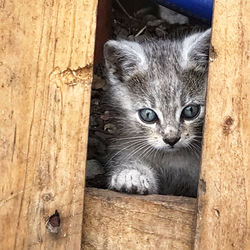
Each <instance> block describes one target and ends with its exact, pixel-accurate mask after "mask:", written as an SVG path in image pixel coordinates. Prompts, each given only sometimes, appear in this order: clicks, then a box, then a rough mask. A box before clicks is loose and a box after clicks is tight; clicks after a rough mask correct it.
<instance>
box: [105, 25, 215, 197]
mask: <svg viewBox="0 0 250 250" xmlns="http://www.w3.org/2000/svg"><path fill="white" fill-rule="evenodd" d="M210 33H211V31H210V29H209V30H207V31H205V32H197V33H193V34H190V35H188V36H185V37H183V38H180V39H179V40H176V39H174V40H158V41H157V40H148V41H145V42H142V43H137V42H130V41H125V40H124V41H114V40H111V41H108V42H107V43H106V44H105V46H104V57H105V64H106V69H107V78H108V82H109V84H110V98H111V104H112V106H113V109H114V110H115V111H116V119H117V127H118V130H119V135H118V136H117V138H116V139H115V142H114V144H113V145H112V146H113V150H112V157H111V159H110V160H109V163H108V167H109V181H108V184H109V188H110V189H113V190H117V191H121V192H127V193H138V194H153V193H160V194H173V195H184V196H194V197H195V196H196V192H197V184H198V178H199V168H200V153H201V140H202V126H203V121H204V110H205V95H206V83H207V72H208V53H209V46H210Z"/></svg>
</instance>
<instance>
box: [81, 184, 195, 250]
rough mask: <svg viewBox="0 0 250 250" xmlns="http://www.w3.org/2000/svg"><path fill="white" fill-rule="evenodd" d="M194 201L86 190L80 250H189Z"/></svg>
mask: <svg viewBox="0 0 250 250" xmlns="http://www.w3.org/2000/svg"><path fill="white" fill-rule="evenodd" d="M195 222H196V199H193V198H185V197H174V196H162V195H146V196H142V195H127V194H122V193H117V192H113V191H110V190H104V189H94V188H86V192H85V202H84V221H83V249H84V250H85V249H86V250H87V249H97V250H98V249H99V250H105V249H121V250H122V249H124V250H125V249H133V250H137V249H138V250H141V249H162V250H166V249H171V250H174V249H176V250H177V249H178V250H180V249H182V250H185V249H192V244H193V239H194V233H195Z"/></svg>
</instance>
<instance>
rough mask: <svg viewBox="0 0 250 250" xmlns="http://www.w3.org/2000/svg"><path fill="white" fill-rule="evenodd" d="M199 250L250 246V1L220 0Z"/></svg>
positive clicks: (215, 22) (204, 157) (216, 10)
mask: <svg viewBox="0 0 250 250" xmlns="http://www.w3.org/2000/svg"><path fill="white" fill-rule="evenodd" d="M212 33H213V34H212V48H213V49H212V51H211V54H210V57H211V63H210V70H209V84H208V91H207V108H206V124H205V133H204V145H203V155H202V169H201V177H200V178H201V179H200V186H199V203H198V204H199V205H198V220H197V234H196V241H195V249H197V250H198V249H202V250H206V249H219V250H223V249H225V250H230V249H241V250H243V249H245V250H247V249H250V168H249V166H250V164H249V152H250V148H249V142H250V125H249V124H250V119H249V116H250V115H249V110H250V109H249V83H250V82H249V80H250V1H248V0H243V1H237V2H236V1H233V0H227V1H224V0H215V6H214V19H213V32H212Z"/></svg>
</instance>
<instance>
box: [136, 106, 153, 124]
mask: <svg viewBox="0 0 250 250" xmlns="http://www.w3.org/2000/svg"><path fill="white" fill-rule="evenodd" d="M138 113H139V117H140V119H141V120H142V121H143V122H146V123H154V122H156V121H157V120H158V117H157V114H156V113H155V112H154V111H153V110H152V109H149V108H145V109H140V110H139V111H138Z"/></svg>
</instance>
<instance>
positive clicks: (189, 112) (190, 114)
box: [181, 104, 200, 120]
mask: <svg viewBox="0 0 250 250" xmlns="http://www.w3.org/2000/svg"><path fill="white" fill-rule="evenodd" d="M199 113H200V106H199V105H194V104H192V105H188V106H187V107H185V108H184V109H183V110H182V113H181V117H182V118H183V119H186V120H192V119H194V118H196V117H197V116H198V115H199Z"/></svg>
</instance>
